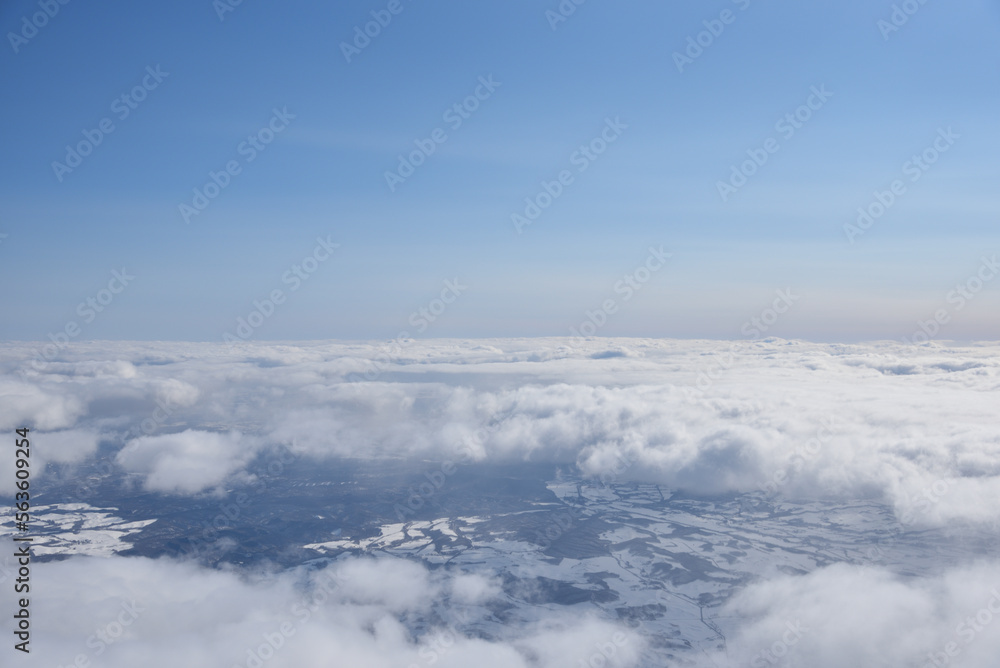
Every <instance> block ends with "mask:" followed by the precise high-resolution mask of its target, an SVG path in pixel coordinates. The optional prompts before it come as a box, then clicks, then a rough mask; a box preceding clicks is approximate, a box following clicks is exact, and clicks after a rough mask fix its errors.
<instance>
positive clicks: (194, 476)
mask: <svg viewBox="0 0 1000 668" xmlns="http://www.w3.org/2000/svg"><path fill="white" fill-rule="evenodd" d="M258 448H259V444H258V442H257V441H256V439H253V438H249V437H246V436H244V435H242V434H240V433H239V432H237V431H230V432H227V433H217V432H209V431H198V430H194V429H188V430H187V431H182V432H179V433H176V434H165V435H162V436H141V437H139V438H137V439H135V440H133V441H130V442H129V443H128V444H127V445H125V447H124V448H122V449H121V450H120V451H119V452H118V455H117V456H116V457H115V461H116V462H117V463H118V465H119V466H121V467H122V468H123V469H124V470H125V471H126V472H128V473H135V474H139V475H141V476H142V477H143V485H144V486H145V488H146V489H148V490H150V491H154V492H166V493H168V494H194V493H198V492H202V491H205V490H206V489H209V488H212V487H215V486H217V485H219V484H220V483H222V482H223V481H224V480H226V479H227V478H228V477H229V476H230V475H231V474H232V473H234V472H235V471H238V470H241V469H242V468H243V467H245V466H246V464H247V462H249V461H250V460H251V459H253V457H254V455H255V454H256V452H257V449H258Z"/></svg>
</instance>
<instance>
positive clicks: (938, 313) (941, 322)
mask: <svg viewBox="0 0 1000 668" xmlns="http://www.w3.org/2000/svg"><path fill="white" fill-rule="evenodd" d="M998 273H1000V264H998V263H997V256H996V253H994V254H993V257H986V256H985V255H984V256H983V257H981V258H980V265H979V268H978V269H977V270H976V271H975V273H973V274H972V275H971V276H969V277H968V278H966V279H965V280H964V281H962V282H961V283H958V284H956V285H955V288H954V289H953V290H950V291H949V292H948V294H947V295H945V302H946V304H948V305H953V306H954V308H955V311H961V310H962V309H963V308H965V306H966V304H968V303H969V302H970V301H972V300H973V299H975V298H976V295H978V294H979V293H980V291H982V289H983V288H984V287H985V286H986V284H987V283H989V282H990V281H992V280H993V279H994V278H996V277H997V274H998ZM951 318H952V314H951V309H950V308H949V306H947V305H946V306H942V307H941V308H939V309H937V310H935V311H934V314H933V315H932V316H931V317H930V318H928V319H927V320H917V329H915V330H914V331H913V334H911V335H910V338H906V337H905V336H904V337H903V339H902V341H903V343H908V344H914V343H927V342H928V341H930V340H931V339H933V338H934V337H936V336H937V334H938V332H940V331H941V328H942V327H943V326H945V325H947V324H948V323H949V322H951Z"/></svg>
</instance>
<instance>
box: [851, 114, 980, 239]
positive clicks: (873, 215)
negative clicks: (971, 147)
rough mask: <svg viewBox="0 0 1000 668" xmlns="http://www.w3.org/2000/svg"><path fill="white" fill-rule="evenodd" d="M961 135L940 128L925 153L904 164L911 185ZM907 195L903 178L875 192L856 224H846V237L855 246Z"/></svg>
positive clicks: (860, 207) (914, 156)
mask: <svg viewBox="0 0 1000 668" xmlns="http://www.w3.org/2000/svg"><path fill="white" fill-rule="evenodd" d="M961 136H962V135H959V134H955V132H954V131H952V129H951V126H950V125H949V126H948V129H947V130H946V129H944V128H938V134H937V137H935V138H934V141H933V142H931V143H930V145H928V146H927V148H925V149H924V150H923V151H921V152H920V153H914V154H913V155H912V156H911V157H910V159H909V160H907V161H906V162H904V163H903V166H902V167H901V170H902V172H903V176H905V177H909V181H910V183H916V182H917V181H919V180H920V179H921V177H923V175H924V174H926V173H927V170H929V169H930V168H931V167H932V166H933V165H934V163H936V162H937V161H938V160H939V159H940V158H941V156H942V155H943V154H944V153H947V152H948V151H949V150H950V149H951V147H952V146H954V145H955V140H956V139H959V138H960V137H961ZM906 192H907V186H906V183H905V182H904V181H903V179H894V180H893V181H892V183H890V184H889V187H888V189H886V190H876V191H874V192H873V193H872V195H873V197H874V200H873V201H871V202H870V203H869V204H868V205H867V206H859V207H858V218H857V220H856V221H855V222H854V223H853V224H852V223H845V224H844V235H845V236H846V237H847V240H848V241H849V242H850V243H852V244H853V243H854V240H855V239H856V238H857V237H860V236H863V235H864V234H865V232H867V231H868V230H869V229H871V227H872V226H873V225H874V224H875V223H876V222H877V221H878V219H879V218H881V217H882V216H884V215H885V213H886V212H887V211H888V210H889V209H891V208H892V206H893V205H894V204H895V203H896V202H897V201H898V200H899V198H900V197H902V196H903V195H905V194H906Z"/></svg>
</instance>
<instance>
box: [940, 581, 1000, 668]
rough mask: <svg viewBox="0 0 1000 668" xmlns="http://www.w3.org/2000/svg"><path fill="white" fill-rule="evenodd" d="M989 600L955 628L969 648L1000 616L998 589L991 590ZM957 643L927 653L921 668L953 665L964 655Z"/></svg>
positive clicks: (942, 667) (947, 644) (941, 667)
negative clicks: (953, 662)
mask: <svg viewBox="0 0 1000 668" xmlns="http://www.w3.org/2000/svg"><path fill="white" fill-rule="evenodd" d="M989 593H990V594H991V596H990V598H989V600H987V601H986V603H985V604H984V605H983V607H981V608H980V609H979V610H977V611H976V612H975V614H972V615H968V616H967V617H966V618H965V619H964V620H963V621H962V622H961V623H960V624H959V625H958V626H956V627H955V635H956V636H958V638H959V640H961V641H962V643H963V645H964V646H966V647H968V646H969V645H971V644H972V641H973V640H975V639H976V636H978V635H979V634H980V633H982V632H983V631H984V630H985V629H986V627H987V626H989V625H990V624H992V623H993V619H994V618H995V617H998V616H1000V591H997V588H996V587H993V588H992V589H990V591H989ZM963 645H959V644H958V642H957V641H954V640H951V641H949V642H947V643H945V645H944V647H942V648H941V649H940V651H937V652H928V653H927V663H924V664H923V665H922V666H921V667H920V668H945V666H948V665H951V663H952V660H953V659H956V658H958V656H959V655H960V654H961V653H962V646H963Z"/></svg>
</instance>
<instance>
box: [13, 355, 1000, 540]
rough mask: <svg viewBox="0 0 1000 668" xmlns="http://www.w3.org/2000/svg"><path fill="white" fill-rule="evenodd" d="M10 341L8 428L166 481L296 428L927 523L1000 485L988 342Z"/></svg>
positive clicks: (280, 443)
mask: <svg viewBox="0 0 1000 668" xmlns="http://www.w3.org/2000/svg"><path fill="white" fill-rule="evenodd" d="M0 353H2V354H0V360H2V361H0V371H2V373H3V375H2V376H0V394H2V395H3V396H5V397H7V398H9V399H10V400H9V401H5V402H3V403H2V404H0V424H2V425H3V426H4V428H6V429H12V428H14V427H15V426H20V425H23V424H29V425H32V426H34V427H35V428H36V429H38V430H39V431H40V432H52V431H59V433H60V434H61V436H53V437H52V438H53V440H60V439H61V442H62V443H65V442H66V439H67V438H70V435H72V434H79V440H78V443H79V445H78V450H79V452H78V453H76V454H74V455H72V456H71V457H70V459H73V458H77V459H79V458H80V457H84V456H87V455H88V454H89V453H91V452H93V451H94V445H93V438H92V437H91V436H84V434H99V435H100V439H101V441H102V443H103V444H104V446H105V447H107V448H110V449H111V450H112V451H117V455H116V457H115V461H116V462H117V464H118V465H119V466H120V467H121V468H122V469H124V470H125V471H128V472H131V473H134V474H137V475H139V476H140V477H141V479H142V481H143V484H145V485H146V486H147V487H148V488H149V489H151V490H155V491H162V492H168V493H175V494H191V493H201V492H205V491H211V490H212V489H214V488H216V487H217V486H218V485H220V484H223V483H225V482H226V481H227V480H231V479H232V477H233V476H237V477H238V476H241V475H244V474H243V472H244V470H245V468H246V466H247V464H248V463H249V462H250V461H251V460H252V459H253V457H254V456H255V455H256V454H259V453H262V454H266V453H267V452H268V451H269V450H271V449H273V448H276V447H288V448H289V449H291V451H292V452H294V453H296V454H299V455H302V456H304V457H310V458H316V459H323V458H328V457H342V456H348V457H380V456H392V457H398V456H403V457H411V458H420V459H436V460H440V461H444V460H448V459H455V458H459V457H472V458H475V459H476V460H482V461H498V462H499V461H522V460H528V461H551V462H560V463H573V464H577V465H579V466H580V467H581V468H582V469H583V470H584V471H585V472H586V473H588V474H590V475H593V476H596V477H600V476H608V475H615V476H616V477H617V479H623V480H627V479H638V480H644V481H655V482H658V483H661V484H664V485H666V486H668V487H671V488H676V489H682V490H687V491H692V492H696V493H709V494H711V493H728V492H755V491H756V492H761V493H767V494H780V495H783V496H785V497H788V498H793V499H794V498H856V497H860V496H866V497H881V498H884V499H885V500H886V501H887V502H889V503H891V504H892V505H893V506H894V508H895V509H896V512H897V516H898V517H899V518H900V519H901V520H903V521H904V522H907V523H914V524H938V525H940V524H945V523H949V522H954V521H971V522H981V523H995V522H996V521H997V520H998V519H1000V509H998V508H997V507H996V506H995V505H994V504H984V503H982V502H981V499H983V498H984V497H992V498H997V496H998V494H1000V426H998V425H997V422H996V419H995V406H996V403H995V393H996V390H997V389H998V387H1000V355H998V353H1000V346H997V345H993V344H989V345H987V344H982V345H976V346H965V347H957V346H946V345H942V344H938V343H932V344H927V345H922V346H906V345H901V344H896V343H889V342H883V343H874V344H866V345H821V344H810V343H803V342H791V341H783V340H778V339H769V340H764V341H757V342H739V343H729V342H714V341H671V340H646V339H592V340H580V339H523V340H488V341H460V340H431V341H423V342H420V341H410V342H394V343H392V344H379V343H347V342H334V343H315V344H297V345H283V344H246V345H240V346H228V345H226V344H183V343H172V344H163V343H156V344H139V343H92V344H78V345H74V346H70V347H67V348H65V349H63V350H62V351H61V356H60V357H59V358H58V359H57V360H56V361H52V362H47V363H46V364H44V365H38V364H33V363H32V359H33V357H34V356H35V354H36V351H35V350H34V349H33V348H32V347H31V346H30V345H27V344H5V345H4V346H3V348H2V349H0ZM39 366H40V367H41V369H40V370H39V369H37V368H36V367H39ZM36 438H38V439H40V440H41V441H42V442H44V441H45V439H46V438H47V435H46V434H45V433H40V434H37V435H36ZM57 450H58V451H59V452H61V453H63V454H62V455H60V456H62V457H64V460H65V457H67V456H68V455H67V451H66V447H65V446H64V445H60V446H59V447H58V448H57ZM79 453H84V454H79ZM8 464H9V463H8V462H0V467H2V466H7V465H8ZM0 476H2V477H3V479H2V480H0V484H2V485H8V484H9V483H8V480H10V476H8V475H4V472H3V471H0ZM7 491H9V490H7Z"/></svg>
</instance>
